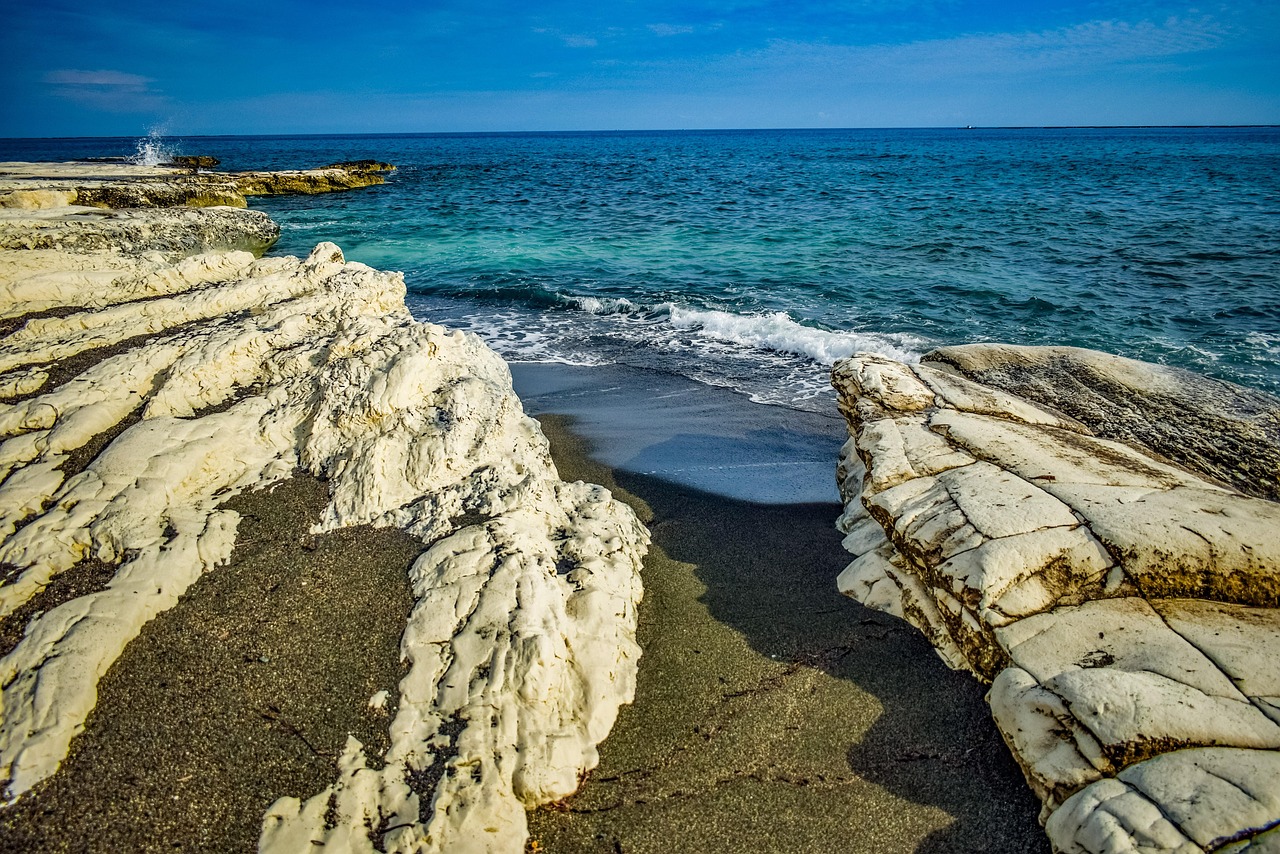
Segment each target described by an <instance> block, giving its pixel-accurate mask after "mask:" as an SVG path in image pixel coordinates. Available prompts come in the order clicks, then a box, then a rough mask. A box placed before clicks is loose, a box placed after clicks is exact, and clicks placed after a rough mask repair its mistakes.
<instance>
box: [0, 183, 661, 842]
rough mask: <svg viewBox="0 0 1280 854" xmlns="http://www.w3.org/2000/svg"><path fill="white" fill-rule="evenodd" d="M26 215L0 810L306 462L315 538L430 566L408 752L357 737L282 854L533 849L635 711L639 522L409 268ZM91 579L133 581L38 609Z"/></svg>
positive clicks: (166, 224) (13, 323) (0, 476)
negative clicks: (378, 547)
mask: <svg viewBox="0 0 1280 854" xmlns="http://www.w3.org/2000/svg"><path fill="white" fill-rule="evenodd" d="M149 180H150V179H149ZM156 180H159V179H158V178H157V179H156ZM24 192H25V191H24ZM6 211H8V212H9V213H11V214H12V217H11V218H8V219H5V218H4V217H3V216H0V235H4V236H5V242H4V245H5V246H6V247H7V248H6V249H5V250H4V251H0V317H3V318H7V319H8V322H7V324H6V325H5V326H4V327H0V328H3V331H4V336H3V337H2V338H0V566H3V569H4V573H3V575H2V576H0V577H2V578H3V579H4V582H3V583H2V584H0V619H10V620H12V619H22V620H24V621H25V624H24V625H23V626H22V627H21V628H22V632H21V640H20V641H18V643H17V645H16V647H14V648H13V649H12V650H11V651H10V652H8V654H6V655H4V656H3V657H2V658H0V783H2V784H3V796H4V799H5V800H12V799H15V798H18V797H21V796H22V795H23V793H24V792H26V791H28V790H29V789H30V788H31V787H32V786H33V785H35V784H36V783H37V782H39V781H40V780H42V779H45V778H47V777H48V776H49V775H51V774H53V773H55V772H56V770H57V768H58V765H59V763H60V762H61V761H62V759H63V757H64V756H65V755H66V752H67V749H68V746H69V745H70V743H71V740H72V738H73V737H74V736H75V735H76V733H77V732H79V731H80V729H81V728H82V727H83V726H84V723H85V720H86V718H87V717H88V715H89V714H90V712H91V711H92V709H93V707H94V704H95V702H96V685H97V682H98V680H99V678H100V677H101V676H102V675H103V674H104V673H105V672H106V670H107V669H108V668H109V667H110V666H111V664H112V662H114V661H115V660H116V659H117V658H118V657H119V655H120V654H121V652H122V651H123V649H124V648H125V646H126V645H127V644H128V643H129V642H130V640H132V639H133V638H134V637H136V636H137V634H138V633H139V632H140V631H141V630H142V627H143V625H144V624H145V623H146V622H147V621H148V620H149V619H151V618H152V617H154V616H155V615H156V614H158V613H160V612H161V611H163V610H165V609H167V608H169V607H172V606H173V604H174V603H175V602H176V601H177V600H178V598H179V597H181V596H182V595H183V592H184V591H185V590H186V589H187V588H188V587H189V586H190V585H191V584H192V583H194V582H195V581H196V580H197V579H198V578H199V577H200V575H201V574H202V573H203V572H205V571H207V570H209V569H210V568H212V567H214V566H216V565H218V564H220V563H223V562H225V561H227V560H228V559H229V558H230V556H231V554H232V550H233V547H234V544H235V537H236V528H237V523H238V521H239V517H238V516H237V514H236V513H234V512H232V511H230V510H227V509H224V508H222V506H221V505H222V504H223V503H224V502H225V501H227V500H228V499H229V498H231V497H232V496H234V495H236V494H238V493H240V492H243V491H244V490H248V489H254V488H258V487H261V486H264V485H267V484H271V483H274V482H277V481H280V480H283V479H285V478H288V477H290V476H291V475H292V473H293V472H295V471H296V470H298V469H299V468H303V469H306V470H307V471H309V472H311V473H312V474H315V475H319V476H322V477H323V478H325V479H326V480H327V481H328V483H329V486H330V502H329V505H328V507H327V509H326V511H325V512H324V514H323V516H322V517H321V518H319V519H317V520H316V527H317V530H321V529H334V528H340V527H343V526H348V525H356V524H366V523H369V524H374V525H397V526H399V527H401V528H403V529H404V530H406V531H408V532H410V533H411V534H413V535H415V536H417V537H419V538H420V539H421V541H422V543H423V549H424V550H423V553H422V555H421V556H420V557H419V558H418V560H417V561H416V563H415V564H414V565H413V568H412V570H411V578H410V580H411V582H412V586H413V591H414V596H415V598H416V600H417V603H416V605H415V607H414V608H413V611H412V613H411V614H410V616H409V619H408V622H407V624H406V626H405V630H404V635H403V638H402V644H401V649H402V655H403V657H404V660H405V662H406V663H407V664H408V665H409V669H408V673H407V675H406V676H405V678H404V680H403V682H402V683H401V685H400V692H399V694H400V703H399V706H398V708H397V712H396V715H395V718H394V720H393V721H392V723H391V725H390V732H389V734H390V744H391V747H390V750H389V751H388V752H387V753H386V755H384V756H381V757H378V758H377V761H372V759H373V758H372V757H370V758H369V759H370V761H369V762H366V757H365V756H364V753H363V749H362V748H361V746H360V745H359V744H358V743H355V742H350V743H349V744H348V745H347V750H346V751H345V753H344V755H343V758H342V761H341V762H340V763H339V768H338V776H337V779H335V781H334V784H333V786H332V787H330V788H329V789H327V790H325V791H322V792H318V793H315V794H314V796H313V797H310V798H309V799H307V800H306V801H305V802H304V801H299V800H297V799H296V798H288V797H285V798H282V799H281V800H280V801H278V802H277V803H276V804H275V805H274V806H273V807H272V808H271V810H270V811H269V813H268V815H267V816H266V817H265V819H264V825H263V836H262V842H261V847H262V849H263V850H265V851H285V850H305V851H315V850H319V849H322V848H327V849H329V850H333V851H358V850H367V851H373V850H375V849H376V850H395V851H464V850H485V851H512V852H515V851H520V850H522V849H523V845H524V840H525V836H526V834H525V819H524V815H525V809H526V808H527V807H529V806H533V805H535V804H538V803H541V802H545V801H548V800H554V799H558V798H561V797H564V796H566V795H568V794H569V793H571V792H572V791H573V790H574V789H575V788H576V787H577V785H578V780H579V778H580V775H581V774H582V773H583V772H584V771H586V770H587V769H589V768H591V767H593V766H594V765H595V763H596V761H597V760H596V752H595V750H596V745H597V744H598V743H599V741H600V740H602V739H603V738H604V736H605V734H606V733H607V732H608V730H609V728H610V727H611V726H612V723H613V720H614V717H615V715H616V713H617V710H618V707H619V705H620V704H621V703H625V702H629V701H630V699H631V697H632V696H633V693H634V680H635V671H636V665H637V659H638V657H639V654H640V650H639V648H638V647H637V645H636V643H635V639H634V638H635V621H636V604H637V602H638V601H639V599H640V596H641V593H642V591H641V585H640V579H639V574H638V570H639V561H640V557H641V555H642V554H643V551H644V549H645V547H646V544H647V542H648V535H647V532H646V531H645V529H644V528H643V527H642V526H641V525H640V524H639V522H638V521H637V520H636V518H635V517H634V515H633V514H632V513H631V512H630V510H628V509H627V508H626V507H625V506H623V505H622V504H620V503H618V502H616V501H614V500H613V499H612V498H611V496H610V495H609V493H608V492H607V491H605V490H604V489H602V488H600V487H597V486H591V485H588V484H582V483H575V484H568V483H564V482H562V481H561V480H560V479H559V477H558V475H557V473H556V470H555V466H554V465H553V463H552V462H551V458H550V454H549V452H548V449H547V444H546V440H545V439H544V437H543V435H542V432H541V429H540V428H539V427H538V424H537V422H535V421H533V420H532V419H529V418H527V417H526V416H525V415H524V414H523V412H522V410H521V407H520V403H519V400H518V399H517V398H516V396H515V395H514V393H513V392H512V390H511V379H510V374H509V372H508V371H507V368H506V366H505V364H504V363H503V362H502V361H501V359H499V358H498V357H497V356H496V355H495V354H494V353H493V352H492V351H490V350H489V349H488V348H486V347H485V346H484V344H483V343H482V342H481V341H480V340H479V339H478V338H476V337H475V336H474V335H469V334H463V333H460V332H451V331H449V330H446V329H443V328H441V327H439V326H434V325H432V324H427V323H418V322H416V321H414V320H413V318H412V317H411V316H410V315H409V313H408V311H407V310H406V308H405V306H404V281H403V278H402V277H401V276H400V274H397V273H384V272H380V271H377V270H373V269H370V268H369V267H366V266H364V265H361V264H356V263H351V262H348V261H346V260H345V258H344V257H343V255H342V252H341V250H339V249H338V247H336V246H334V245H333V244H328V243H324V244H320V245H319V246H317V247H316V248H315V250H314V251H313V252H312V253H311V255H310V256H309V257H307V258H305V259H297V258H265V259H255V257H254V254H253V253H251V252H245V251H241V247H243V246H245V245H246V244H249V245H256V244H257V243H258V241H259V238H258V235H260V234H262V233H264V231H265V232H270V230H271V228H273V227H274V226H273V224H271V223H270V222H269V220H266V219H265V217H262V216H261V215H259V214H255V213H253V212H249V211H244V210H236V209H229V208H219V209H208V208H206V209H196V208H187V207H184V208H167V209H140V210H133V211H127V212H124V211H102V210H99V209H96V208H85V207H67V206H63V207H55V208H50V209H48V210H35V209H32V208H29V207H28V208H21V209H18V208H12V209H6ZM28 246H30V247H33V248H14V247H28ZM36 247H38V248H36ZM258 248H261V247H260V246H259V247H258ZM98 448H100V450H97V449H98ZM87 559H93V560H96V561H100V562H103V563H106V564H114V565H116V566H117V567H118V568H117V570H116V572H115V574H114V576H113V577H111V578H110V580H109V581H107V582H106V583H105V585H103V586H102V587H101V588H100V589H96V590H91V591H89V592H87V593H85V594H84V595H80V596H78V597H76V598H72V599H70V600H69V601H64V602H61V603H55V604H53V605H52V606H51V607H47V608H38V609H37V613H35V614H34V615H30V614H31V610H32V609H31V608H29V607H27V608H24V606H26V605H29V604H30V603H32V602H39V601H40V600H39V599H38V597H39V596H40V595H41V591H42V590H44V588H45V587H46V586H47V585H48V584H49V582H50V581H51V580H53V579H54V578H56V577H57V576H58V575H59V574H60V573H63V572H65V571H67V570H69V569H71V568H72V567H74V566H76V565H77V564H79V563H81V562H82V561H85V560H87ZM24 615H28V616H24ZM375 769H376V770H375ZM282 794H283V793H282ZM384 819H386V821H385V823H384ZM379 826H382V827H388V828H391V829H390V830H388V831H387V832H386V833H385V834H384V835H383V836H382V837H381V838H378V839H371V838H370V833H369V828H370V827H379Z"/></svg>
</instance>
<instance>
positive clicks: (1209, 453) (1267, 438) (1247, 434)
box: [928, 344, 1280, 501]
mask: <svg viewBox="0 0 1280 854" xmlns="http://www.w3.org/2000/svg"><path fill="white" fill-rule="evenodd" d="M928 359H929V363H930V364H933V365H935V366H943V367H946V368H949V369H951V370H954V371H958V372H959V373H961V374H963V375H964V376H966V377H968V378H969V379H972V380H976V381H977V382H980V383H983V384H984V385H988V386H993V387H995V388H999V389H1002V390H1004V391H1007V392H1011V393H1013V394H1016V395H1018V396H1020V397H1023V398H1025V399H1027V400H1031V401H1035V402H1036V403H1039V404H1041V405H1043V406H1049V407H1053V408H1054V409H1056V410H1058V411H1060V412H1064V413H1066V414H1068V415H1070V416H1072V417H1074V418H1078V419H1079V420H1081V421H1083V422H1084V423H1086V424H1088V425H1089V427H1090V429H1092V430H1093V432H1094V433H1095V434H1097V435H1098V436H1102V437H1104V438H1107V439H1118V440H1120V441H1123V442H1128V443H1130V444H1139V445H1142V446H1144V447H1146V448H1150V449H1151V450H1153V451H1155V452H1156V453H1157V454H1160V455H1161V456H1163V457H1165V458H1167V459H1170V460H1173V461H1174V462H1177V463H1179V464H1181V465H1185V466H1188V467H1190V468H1192V469H1195V470H1196V471H1200V472H1203V473H1205V474H1207V475H1209V476H1210V477H1213V478H1216V479H1217V480H1219V481H1221V482H1222V483H1226V484H1229V485H1230V486H1232V487H1234V488H1236V489H1238V490H1240V491H1241V492H1243V493H1244V494H1246V495H1253V496H1256V497H1258V498H1268V499H1270V500H1272V501H1280V400H1277V399H1276V398H1275V397H1273V396H1272V395H1269V394H1266V393H1265V392H1261V391H1256V390H1254V389H1249V388H1244V387H1243V386H1238V385H1235V384H1233V383H1229V382H1224V381H1223V380H1215V379H1212V378H1210V377H1204V376H1200V375H1199V374H1193V373H1191V372H1190V371H1185V370H1182V369H1180V368H1172V367H1169V366H1167V365H1153V364H1150V363H1149V362H1139V361H1136V360H1134V359H1126V358H1124V357H1123V356H1113V355H1111V354H1110V353H1099V352H1097V351H1096V350H1082V349H1080V348H1077V347H1017V346H1014V345H1010V344H966V345H964V346H959V347H942V348H940V349H937V350H934V351H933V352H932V353H930V354H929V357H928Z"/></svg>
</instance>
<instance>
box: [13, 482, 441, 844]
mask: <svg viewBox="0 0 1280 854" xmlns="http://www.w3.org/2000/svg"><path fill="white" fill-rule="evenodd" d="M326 502H327V491H326V487H325V485H324V484H323V483H321V482H319V481H317V480H315V479H313V478H310V477H306V476H301V475H300V476H297V477H294V478H293V479H292V480H290V481H288V482H286V483H284V484H281V485H280V486H278V487H276V488H275V489H273V490H271V491H269V492H265V493H263V492H260V493H255V494H251V495H245V496H241V497H240V498H237V499H235V500H233V501H231V502H229V503H228V505H227V506H228V507H230V508H232V509H235V510H237V511H239V512H240V513H241V514H243V516H244V518H243V520H242V521H241V523H240V528H239V537H238V541H237V545H236V550H235V553H234V554H233V556H232V562H231V563H230V564H228V565H227V566H223V567H218V568H216V569H214V570H212V571H210V572H208V573H206V574H205V575H204V576H203V577H202V578H201V579H200V580H199V581H197V582H196V583H195V584H194V585H192V587H191V589H190V590H189V591H188V592H187V594H186V595H185V596H184V597H183V598H182V600H181V601H180V602H179V603H178V605H177V606H175V607H174V608H173V609H171V610H169V611H167V612H165V613H163V614H161V615H159V616H158V617H156V618H155V619H154V620H152V621H151V622H150V623H148V624H147V625H146V626H145V627H144V628H143V630H142V633H141V635H139V637H138V638H137V639H136V640H134V641H133V642H132V643H130V644H129V645H128V646H127V647H126V648H125V651H124V654H123V655H122V656H121V657H120V659H119V660H118V661H117V662H116V663H115V665H113V666H112V668H111V669H110V670H109V671H108V672H107V674H106V676H105V677H104V678H103V680H102V682H101V683H100V684H99V687H98V705H97V707H96V708H95V710H94V711H93V713H92V714H91V715H90V716H89V720H88V722H87V723H86V726H85V730H84V732H83V733H81V734H80V735H79V736H78V737H77V738H76V739H75V741H73V742H72V745H71V752H70V755H69V756H68V758H67V759H66V760H65V761H64V762H63V763H62V766H61V767H60V768H59V770H58V772H57V774H55V775H54V776H53V777H51V778H50V779H49V780H46V781H44V782H43V783H41V784H39V785H38V786H36V787H35V788H34V789H32V791H30V792H28V793H27V794H26V795H24V796H23V797H22V798H21V799H20V800H19V801H18V803H17V804H15V805H14V806H13V807H10V808H7V809H4V810H0V851H5V852H36V851H41V852H62V851H75V852H113V853H114V852H159V851H210V852H212V851H219V852H223V851H225V852H252V851H255V850H257V843H258V832H259V828H260V826H261V822H262V816H263V813H265V812H266V810H267V808H268V807H269V806H270V805H271V804H272V803H273V802H274V801H275V799H276V798H278V797H280V796H282V795H293V796H295V797H301V798H306V797H310V796H311V795H314V794H316V793H317V792H319V791H321V790H323V789H324V788H325V787H326V786H328V785H330V784H331V783H332V782H333V781H334V779H335V778H336V776H337V773H336V770H335V765H334V760H335V759H336V758H337V754H338V752H339V751H341V749H342V747H343V745H344V744H345V743H346V739H347V733H349V732H350V733H353V734H354V735H355V736H356V737H357V738H359V739H360V740H361V741H362V742H364V744H365V745H366V746H368V747H369V748H370V751H369V752H370V753H371V754H373V755H376V754H378V753H380V752H381V751H382V750H383V749H385V747H386V740H387V724H388V723H389V720H390V718H389V717H388V715H389V714H390V713H394V709H395V703H396V697H397V696H398V694H397V691H396V686H397V684H398V682H399V680H400V678H401V677H402V676H403V670H402V669H401V667H400V663H399V660H400V654H399V646H400V636H401V634H402V633H403V632H404V622H405V618H406V616H407V615H408V611H409V608H410V606H411V604H412V598H411V594H410V591H409V584H408V580H407V568H408V566H409V564H410V563H411V562H412V560H413V559H414V558H415V557H416V556H417V555H418V553H419V552H420V551H421V550H422V545H421V544H420V543H419V542H418V541H416V540H414V539H413V538H411V537H409V536H407V535H406V534H404V533H402V532H400V531H397V530H394V529H391V530H374V529H371V528H352V529H347V530H343V531H338V532H335V533H332V534H326V535H323V536H314V537H313V536H311V535H309V534H308V533H307V529H308V527H310V525H311V524H313V523H314V522H316V521H317V520H318V519H319V517H320V513H321V511H322V510H323V509H324V506H325V504H326ZM381 689H387V690H389V691H390V693H391V699H390V700H389V701H388V703H387V707H386V710H385V711H382V712H376V711H373V710H371V709H369V708H368V705H367V704H368V700H369V698H370V697H371V696H372V695H373V694H374V693H375V692H376V691H378V690H381Z"/></svg>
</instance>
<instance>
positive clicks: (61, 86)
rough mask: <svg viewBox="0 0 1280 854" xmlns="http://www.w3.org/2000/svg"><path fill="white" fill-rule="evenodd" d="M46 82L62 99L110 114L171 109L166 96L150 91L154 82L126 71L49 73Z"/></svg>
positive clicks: (45, 77)
mask: <svg viewBox="0 0 1280 854" xmlns="http://www.w3.org/2000/svg"><path fill="white" fill-rule="evenodd" d="M44 82H45V83H47V84H49V85H51V86H53V87H54V89H53V94H54V95H55V96H57V97H59V98H65V99H66V100H69V101H75V102H76V103H78V104H81V105H82V106H86V107H89V108H91V109H95V110H102V111H103V112H108V113H145V112H153V111H156V110H163V109H166V108H167V107H168V105H169V99H168V98H167V97H166V96H165V95H164V94H163V93H161V92H158V91H156V90H155V89H152V88H151V84H152V83H154V82H155V80H153V79H152V78H150V77H143V76H142V75H141V74H130V73H128V72H125V71H114V70H105V69H104V70H100V71H81V70H78V69H72V68H63V69H58V70H57V71H50V72H49V73H48V74H46V75H45V76H44Z"/></svg>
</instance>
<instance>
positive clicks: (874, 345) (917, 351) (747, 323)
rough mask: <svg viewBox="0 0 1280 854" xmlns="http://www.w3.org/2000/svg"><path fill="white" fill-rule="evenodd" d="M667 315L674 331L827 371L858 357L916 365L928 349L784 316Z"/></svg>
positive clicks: (672, 309) (907, 338)
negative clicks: (807, 362) (777, 355)
mask: <svg viewBox="0 0 1280 854" xmlns="http://www.w3.org/2000/svg"><path fill="white" fill-rule="evenodd" d="M668 310H669V313H670V322H671V325H672V326H673V327H675V328H676V329H681V330H686V331H691V332H695V333H697V334H700V335H702V336H705V337H708V338H713V339H716V340H719V341H725V342H728V343H731V344H738V345H742V346H744V347H752V348H756V349H761V350H775V351H778V352H782V353H791V354H794V355H797V356H805V357H807V358H810V359H812V360H813V361H815V362H817V363H819V364H821V365H827V366H829V365H832V364H833V363H835V361H836V360H837V359H843V358H847V357H849V356H852V355H853V354H854V353H860V352H875V353H880V354H881V355H884V356H888V357H890V358H892V359H897V360H898V361H906V362H918V361H919V360H920V356H921V354H922V353H923V352H924V350H925V349H926V346H925V342H924V340H923V339H920V338H916V337H915V336H912V335H907V334H905V333H897V334H893V335H886V334H877V333H860V332H834V331H828V330H825V329H817V328H815V327H812V326H805V325H803V324H800V323H797V322H796V321H795V320H792V319H791V316H790V315H789V314H787V313H786V312H785V311H775V312H770V313H767V314H734V313H732V312H726V311H700V310H697V309H690V308H682V307H680V306H676V305H669V308H668Z"/></svg>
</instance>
